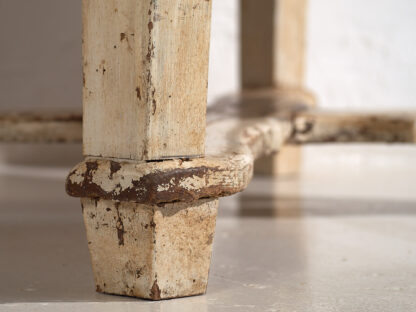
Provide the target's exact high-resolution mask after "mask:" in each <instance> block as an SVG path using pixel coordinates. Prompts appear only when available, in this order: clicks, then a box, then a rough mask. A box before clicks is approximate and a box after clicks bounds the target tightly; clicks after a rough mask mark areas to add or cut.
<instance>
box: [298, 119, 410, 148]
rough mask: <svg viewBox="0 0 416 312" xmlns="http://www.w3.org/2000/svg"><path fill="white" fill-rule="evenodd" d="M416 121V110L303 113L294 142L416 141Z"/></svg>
mask: <svg viewBox="0 0 416 312" xmlns="http://www.w3.org/2000/svg"><path fill="white" fill-rule="evenodd" d="M415 123H416V114H415V113H402V114H400V113H367V114H366V113H361V112H360V113H358V112H356V113H345V112H332V113H331V112H322V111H316V112H303V113H300V114H299V115H298V116H297V117H296V119H295V123H294V126H295V132H294V138H293V141H294V142H297V143H327V142H385V143H415V142H416V132H415V129H416V128H415Z"/></svg>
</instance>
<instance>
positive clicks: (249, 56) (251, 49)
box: [241, 0, 307, 89]
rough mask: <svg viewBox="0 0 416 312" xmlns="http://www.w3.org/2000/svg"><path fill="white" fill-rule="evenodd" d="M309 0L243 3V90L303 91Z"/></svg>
mask: <svg viewBox="0 0 416 312" xmlns="http://www.w3.org/2000/svg"><path fill="white" fill-rule="evenodd" d="M306 6H307V0H263V1H252V0H242V2H241V55H242V62H241V66H242V84H243V87H244V88H246V89H247V88H267V87H279V88H282V87H283V88H302V87H303V76H304V63H305V61H304V58H305V49H304V46H305V33H306V31H305V30H306Z"/></svg>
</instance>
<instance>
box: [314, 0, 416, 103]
mask: <svg viewBox="0 0 416 312" xmlns="http://www.w3.org/2000/svg"><path fill="white" fill-rule="evenodd" d="M308 24H309V28H308V54H307V57H308V59H307V61H308V67H307V75H306V83H307V85H308V87H309V88H311V89H312V90H314V91H315V92H316V93H317V94H318V96H319V100H320V105H321V106H322V107H325V108H330V109H379V110H386V109H398V108H413V109H416V1H414V0H348V1H346V0H310V5H309V21H308Z"/></svg>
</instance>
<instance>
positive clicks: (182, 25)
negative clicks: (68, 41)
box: [83, 0, 212, 160]
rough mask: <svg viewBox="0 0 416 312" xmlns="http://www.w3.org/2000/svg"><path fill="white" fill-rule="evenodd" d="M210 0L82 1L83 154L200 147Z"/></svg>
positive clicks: (193, 152)
mask: <svg viewBox="0 0 416 312" xmlns="http://www.w3.org/2000/svg"><path fill="white" fill-rule="evenodd" d="M211 2H212V1H203V0H177V1H171V0H159V1H154V0H149V1H142V0H123V1H120V0H106V1H101V0H84V1H83V22H84V32H83V54H84V154H85V155H86V156H102V157H117V158H123V159H136V160H149V159H161V158H166V157H176V156H200V155H203V153H204V136H205V127H204V125H205V112H206V94H207V93H206V91H207V81H208V52H209V37H210V16H211Z"/></svg>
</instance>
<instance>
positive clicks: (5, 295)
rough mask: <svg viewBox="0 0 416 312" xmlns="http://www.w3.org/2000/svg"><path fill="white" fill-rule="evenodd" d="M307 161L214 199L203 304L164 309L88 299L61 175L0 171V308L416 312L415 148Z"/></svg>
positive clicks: (168, 304) (85, 266)
mask: <svg viewBox="0 0 416 312" xmlns="http://www.w3.org/2000/svg"><path fill="white" fill-rule="evenodd" d="M323 151H325V149H322V150H320V151H319V153H321V154H322V153H323ZM349 151H350V148H349ZM344 152H345V150H344ZM307 153H309V154H308V157H309V158H310V159H312V160H309V161H308V162H307V163H305V164H304V167H305V168H304V169H305V172H304V174H302V175H301V176H293V177H281V178H279V179H275V180H270V179H264V178H256V179H255V180H254V181H253V183H252V184H251V186H250V188H249V189H248V190H247V191H246V192H245V193H243V194H240V195H238V196H235V197H233V198H229V199H223V200H222V202H221V204H220V216H219V218H218V222H217V232H216V237H215V241H214V255H213V262H212V268H211V274H210V284H209V289H208V293H207V295H205V296H199V297H192V298H186V299H177V300H170V301H163V302H149V301H142V300H137V299H130V298H123V297H117V296H108V295H101V294H97V293H95V292H94V284H93V280H92V273H91V269H90V263H89V254H88V250H87V244H86V240H85V236H84V229H83V224H82V219H81V211H80V205H79V202H78V200H76V199H71V198H68V197H67V196H66V195H65V193H64V190H63V172H64V171H63V170H58V171H57V173H56V174H50V175H49V177H48V178H46V177H41V178H40V177H37V172H39V171H37V170H28V169H27V168H26V169H25V168H22V167H15V168H14V169H15V170H14V171H13V170H12V169H13V168H12V169H10V170H9V169H8V170H4V168H3V170H2V175H0V311H54V312H55V311H58V312H59V311H100V312H101V311H104V312H105V311H111V312H116V311H180V312H186V311H190V312H194V311H269V312H271V311H298V312H299V311H377V312H383V311H400V312H401V311H416V184H415V183H414V177H415V171H416V168H415V166H416V165H415V162H414V161H412V159H415V158H414V157H415V156H416V149H415V150H413V149H410V150H406V149H404V150H400V149H399V150H398V152H397V153H392V155H390V156H391V157H390V156H389V157H390V158H388V159H387V158H380V153H381V152H380V150H378V149H377V148H376V149H375V150H374V149H370V152H368V153H367V154H365V155H364V156H362V155H361V154H360V155H361V156H355V158H352V159H344V158H342V157H340V156H339V155H338V156H337V155H336V153H338V152H334V151H332V152H331V151H330V150H326V151H325V155H328V153H329V154H330V153H333V154H334V153H335V154H334V155H332V156H333V157H335V159H336V157H338V162H337V160H331V161H332V162H331V161H327V163H326V167H325V164H323V160H322V159H321V158H319V159H315V160H314V158H313V157H315V158H316V157H317V156H316V155H314V153H318V152H316V151H313V150H309V151H307ZM339 153H340V155H344V154H343V152H342V150H341V151H340V152H339ZM382 154H383V155H384V156H385V153H384V152H383V153H382ZM384 156H383V157H384ZM311 157H312V158H311ZM357 157H358V158H357ZM386 157H387V156H386ZM357 159H358V160H357ZM368 164H370V165H368ZM316 166H317V167H319V170H313V168H315V167H316ZM324 167H325V168H324ZM311 168H312V169H311ZM337 168H338V169H337ZM383 168H384V169H383ZM65 170H66V169H65ZM26 172H28V173H29V174H28V175H26V174H25V173H26ZM51 172H52V171H51Z"/></svg>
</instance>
